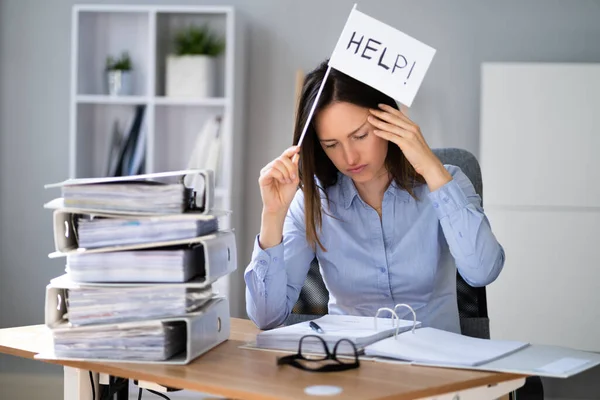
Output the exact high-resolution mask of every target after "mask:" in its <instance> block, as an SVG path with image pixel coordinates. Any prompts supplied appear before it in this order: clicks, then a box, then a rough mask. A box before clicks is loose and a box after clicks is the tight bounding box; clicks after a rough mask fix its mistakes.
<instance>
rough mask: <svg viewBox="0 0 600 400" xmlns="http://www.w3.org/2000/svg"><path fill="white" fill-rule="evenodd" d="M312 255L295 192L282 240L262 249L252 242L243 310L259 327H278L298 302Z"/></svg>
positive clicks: (300, 196) (299, 197)
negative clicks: (275, 244)
mask: <svg viewBox="0 0 600 400" xmlns="http://www.w3.org/2000/svg"><path fill="white" fill-rule="evenodd" d="M314 257H315V253H314V251H313V249H312V248H311V246H310V245H309V244H308V242H307V241H306V227H305V223H304V196H303V194H302V191H300V190H299V191H298V192H297V193H296V196H295V197H294V200H293V201H292V204H291V205H290V208H289V210H288V213H287V215H286V218H285V222H284V226H283V240H282V242H281V243H280V244H278V245H277V246H274V247H271V248H269V249H266V250H263V249H262V248H261V247H260V245H259V237H258V236H257V237H256V238H255V240H254V250H253V252H252V259H251V261H250V264H249V265H248V266H247V267H246V270H245V272H244V281H245V282H246V311H247V313H248V317H250V319H251V320H252V321H253V322H254V323H255V324H256V325H257V326H258V327H259V328H260V329H271V328H274V327H276V326H278V325H280V324H282V323H283V322H284V321H285V319H286V318H287V317H288V315H289V314H290V312H291V310H292V308H293V307H294V304H295V303H296V301H297V300H298V297H299V295H300V290H301V289H302V285H303V284H304V280H305V279H306V275H307V274H308V270H309V268H310V263H311V262H312V260H313V258H314Z"/></svg>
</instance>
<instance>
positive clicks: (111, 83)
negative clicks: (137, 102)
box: [106, 51, 132, 96]
mask: <svg viewBox="0 0 600 400" xmlns="http://www.w3.org/2000/svg"><path fill="white" fill-rule="evenodd" d="M131 69H132V67H131V58H130V57H129V53H127V52H126V51H125V52H123V53H121V56H120V57H113V56H108V57H107V58H106V84H107V91H108V94H109V95H111V96H120V95H130V94H131V92H132V91H131V80H132V79H131Z"/></svg>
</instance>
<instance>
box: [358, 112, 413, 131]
mask: <svg viewBox="0 0 600 400" xmlns="http://www.w3.org/2000/svg"><path fill="white" fill-rule="evenodd" d="M369 112H370V113H371V114H372V116H370V117H369V122H370V123H371V124H374V122H373V121H371V120H372V119H373V120H374V121H375V122H376V121H377V120H380V121H384V122H388V123H389V124H391V125H395V126H398V127H400V128H402V129H404V130H407V131H409V132H415V131H416V127H415V126H414V125H413V124H411V123H410V122H408V121H406V120H404V119H402V118H400V117H399V116H398V115H397V114H392V113H389V112H386V111H380V110H374V109H369ZM382 129H383V128H382Z"/></svg>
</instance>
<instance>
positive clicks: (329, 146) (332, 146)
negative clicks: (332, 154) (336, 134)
mask: <svg viewBox="0 0 600 400" xmlns="http://www.w3.org/2000/svg"><path fill="white" fill-rule="evenodd" d="M336 145H337V143H334V144H326V145H325V148H326V149H333V148H334V147H335V146H336Z"/></svg>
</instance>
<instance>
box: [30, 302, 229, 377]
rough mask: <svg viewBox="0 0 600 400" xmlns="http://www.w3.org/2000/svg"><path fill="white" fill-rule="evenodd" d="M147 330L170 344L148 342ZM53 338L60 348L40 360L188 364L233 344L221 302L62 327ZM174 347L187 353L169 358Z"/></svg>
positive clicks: (225, 304)
mask: <svg viewBox="0 0 600 400" xmlns="http://www.w3.org/2000/svg"><path fill="white" fill-rule="evenodd" d="M59 313H60V311H58V310H57V311H56V315H54V316H52V315H51V316H50V318H58V314H59ZM147 330H150V331H151V332H152V333H153V334H154V335H156V334H157V332H159V333H160V332H161V331H162V332H163V335H164V336H165V340H163V341H158V342H157V341H156V340H151V339H150V341H148V339H149V338H148V335H145V334H144V332H145V331H147ZM169 330H176V331H177V335H176V336H175V337H168V331H169ZM52 333H53V340H54V344H55V349H54V350H53V351H50V352H48V353H41V354H38V355H36V356H35V358H36V359H41V360H56V359H61V360H73V361H104V362H115V363H116V362H127V363H151V364H178V365H185V364H189V363H190V362H191V361H193V360H194V359H195V358H197V357H199V356H201V355H202V354H204V353H206V352H207V351H209V350H211V349H212V348H214V347H216V346H217V345H219V344H221V343H223V342H225V341H226V340H228V339H229V335H230V315H229V303H228V301H227V298H225V297H218V298H214V299H212V300H210V301H209V303H207V304H206V305H205V306H204V307H202V309H201V310H200V311H198V312H195V313H190V314H187V315H183V316H180V317H170V318H162V319H156V320H147V321H143V322H139V321H138V322H125V323H120V324H103V325H93V326H86V327H76V328H73V327H69V326H67V324H66V323H63V324H62V325H60V326H58V327H56V328H54V329H52ZM159 337H160V335H159ZM57 345H58V346H57ZM167 345H169V348H166V346H167ZM172 346H174V347H175V349H177V348H181V350H182V351H180V352H178V353H177V354H174V355H171V356H169V354H170V353H173V352H174V350H173V347H172ZM164 349H166V350H165V351H163V350H164ZM148 353H149V354H150V356H149V355H148Z"/></svg>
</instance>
